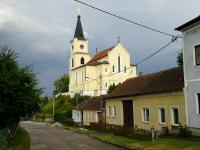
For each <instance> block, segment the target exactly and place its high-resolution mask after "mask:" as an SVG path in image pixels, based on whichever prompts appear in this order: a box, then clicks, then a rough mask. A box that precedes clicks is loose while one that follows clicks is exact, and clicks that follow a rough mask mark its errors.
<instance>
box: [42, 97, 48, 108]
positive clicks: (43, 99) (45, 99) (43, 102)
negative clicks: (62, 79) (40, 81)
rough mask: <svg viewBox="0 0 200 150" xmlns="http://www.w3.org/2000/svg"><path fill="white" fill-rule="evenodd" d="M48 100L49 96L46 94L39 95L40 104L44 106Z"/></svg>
mask: <svg viewBox="0 0 200 150" xmlns="http://www.w3.org/2000/svg"><path fill="white" fill-rule="evenodd" d="M48 102H49V98H48V97H47V96H45V97H41V106H44V105H45V104H46V103H48Z"/></svg>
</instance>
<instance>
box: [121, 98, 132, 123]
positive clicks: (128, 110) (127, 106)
mask: <svg viewBox="0 0 200 150" xmlns="http://www.w3.org/2000/svg"><path fill="white" fill-rule="evenodd" d="M123 112H124V126H126V127H133V124H134V123H133V101H132V100H125V101H123Z"/></svg>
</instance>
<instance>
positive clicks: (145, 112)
mask: <svg viewBox="0 0 200 150" xmlns="http://www.w3.org/2000/svg"><path fill="white" fill-rule="evenodd" d="M147 109H148V111H149V113H148V114H149V116H148V117H147V116H146V114H147V111H146V110H147ZM147 118H148V120H147ZM142 121H143V122H146V123H150V107H148V106H144V107H142Z"/></svg>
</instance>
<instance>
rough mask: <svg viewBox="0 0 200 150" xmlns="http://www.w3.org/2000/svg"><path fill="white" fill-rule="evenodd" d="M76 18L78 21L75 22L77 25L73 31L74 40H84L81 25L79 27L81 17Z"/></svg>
mask: <svg viewBox="0 0 200 150" xmlns="http://www.w3.org/2000/svg"><path fill="white" fill-rule="evenodd" d="M77 18H78V20H77V24H76V30H75V33H74V38H77V39H79V40H85V37H84V34H83V29H82V25H81V16H80V15H78V17H77Z"/></svg>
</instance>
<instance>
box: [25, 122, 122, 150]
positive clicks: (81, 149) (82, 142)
mask: <svg viewBox="0 0 200 150" xmlns="http://www.w3.org/2000/svg"><path fill="white" fill-rule="evenodd" d="M21 126H22V127H23V128H25V129H26V130H27V131H28V132H29V134H30V136H31V150H123V149H122V148H119V147H115V146H113V145H110V144H106V143H102V142H100V141H98V140H96V139H93V138H91V137H89V136H87V135H82V134H79V133H74V132H72V131H69V130H65V129H61V128H56V127H50V126H48V125H46V124H43V123H35V122H30V121H27V122H22V123H21Z"/></svg>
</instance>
